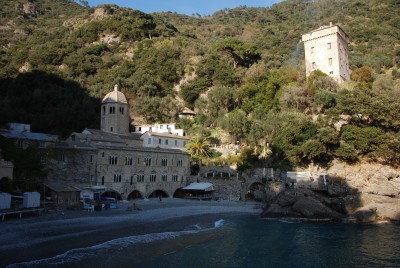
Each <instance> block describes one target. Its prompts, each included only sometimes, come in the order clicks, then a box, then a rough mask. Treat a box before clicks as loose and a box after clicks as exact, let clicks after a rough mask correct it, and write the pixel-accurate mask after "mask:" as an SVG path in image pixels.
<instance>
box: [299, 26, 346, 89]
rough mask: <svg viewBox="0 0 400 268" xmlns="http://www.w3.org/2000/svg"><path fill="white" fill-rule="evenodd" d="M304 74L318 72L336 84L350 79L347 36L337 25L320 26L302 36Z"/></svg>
mask: <svg viewBox="0 0 400 268" xmlns="http://www.w3.org/2000/svg"><path fill="white" fill-rule="evenodd" d="M302 40H303V41H304V50H305V60H306V74H307V76H309V75H310V73H312V72H313V71H315V70H320V71H322V72H324V73H326V74H327V75H329V76H330V77H332V78H333V79H334V80H335V81H336V82H338V83H341V82H343V81H346V80H349V79H350V69H349V62H348V43H349V37H348V35H347V34H346V33H345V32H344V31H343V30H342V28H340V27H339V26H338V25H332V23H331V24H330V25H329V26H322V27H320V28H318V29H316V30H314V31H311V32H309V33H307V34H304V35H303V36H302Z"/></svg>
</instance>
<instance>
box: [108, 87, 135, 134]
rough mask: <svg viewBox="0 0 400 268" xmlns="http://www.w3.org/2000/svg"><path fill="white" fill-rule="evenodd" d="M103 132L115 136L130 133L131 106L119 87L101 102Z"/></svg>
mask: <svg viewBox="0 0 400 268" xmlns="http://www.w3.org/2000/svg"><path fill="white" fill-rule="evenodd" d="M101 130H102V131H105V132H109V133H115V134H128V133H129V105H128V102H127V101H126V97H125V95H124V93H122V92H121V91H119V90H118V85H115V86H114V90H113V91H111V92H109V93H108V94H107V95H106V96H105V97H104V98H103V101H102V102H101Z"/></svg>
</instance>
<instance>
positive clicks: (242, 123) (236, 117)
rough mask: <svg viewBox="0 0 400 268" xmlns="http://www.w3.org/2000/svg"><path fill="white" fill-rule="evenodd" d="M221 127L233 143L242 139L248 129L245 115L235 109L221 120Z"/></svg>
mask: <svg viewBox="0 0 400 268" xmlns="http://www.w3.org/2000/svg"><path fill="white" fill-rule="evenodd" d="M220 124H221V127H222V128H223V129H224V130H226V131H227V132H228V133H229V134H230V135H231V137H232V138H231V139H232V141H233V142H236V141H238V140H241V139H244V138H245V136H246V134H247V132H248V128H249V123H248V119H247V117H246V113H245V112H244V111H243V110H240V109H235V110H233V111H232V112H230V113H228V114H226V116H224V117H223V118H222V119H221V122H220Z"/></svg>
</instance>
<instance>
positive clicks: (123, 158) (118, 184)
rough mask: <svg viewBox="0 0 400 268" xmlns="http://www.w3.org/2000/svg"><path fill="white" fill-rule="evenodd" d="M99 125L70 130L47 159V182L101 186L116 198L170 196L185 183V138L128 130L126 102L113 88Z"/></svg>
mask: <svg viewBox="0 0 400 268" xmlns="http://www.w3.org/2000/svg"><path fill="white" fill-rule="evenodd" d="M100 116H101V128H100V130H98V129H85V130H83V131H82V132H81V133H76V132H74V133H72V134H71V135H70V136H69V137H68V138H67V139H66V140H65V141H60V142H58V143H56V144H55V146H54V149H53V151H52V153H50V154H52V156H50V157H48V160H47V164H46V167H47V174H48V179H47V180H48V182H49V183H52V182H62V183H64V184H68V185H76V186H79V187H85V186H88V187H89V186H104V188H105V189H106V191H108V192H111V193H113V196H116V197H118V198H122V199H131V198H139V197H141V198H147V197H150V196H159V195H162V196H168V197H172V196H174V195H175V194H176V192H177V191H179V190H180V189H181V188H182V187H184V186H186V185H187V179H188V177H189V176H190V156H189V154H188V153H186V152H185V150H184V148H185V145H186V143H187V142H188V141H189V139H188V138H187V137H185V136H180V135H176V134H173V133H169V132H164V133H157V132H156V133H153V132H150V131H146V132H145V133H141V132H136V133H131V132H129V122H130V118H129V105H128V102H127V100H126V97H125V95H124V94H123V93H122V92H120V91H118V87H117V86H115V88H114V90H113V91H112V92H110V93H108V94H107V95H106V96H105V97H104V99H103V101H102V104H101V115H100Z"/></svg>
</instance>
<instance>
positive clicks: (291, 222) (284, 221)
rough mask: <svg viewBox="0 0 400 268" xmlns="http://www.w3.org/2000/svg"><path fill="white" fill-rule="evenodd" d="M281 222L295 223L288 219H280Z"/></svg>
mask: <svg viewBox="0 0 400 268" xmlns="http://www.w3.org/2000/svg"><path fill="white" fill-rule="evenodd" d="M279 222H283V223H295V222H294V221H288V220H279Z"/></svg>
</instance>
